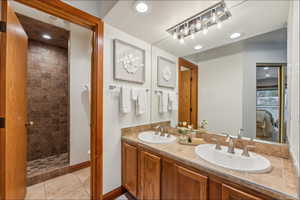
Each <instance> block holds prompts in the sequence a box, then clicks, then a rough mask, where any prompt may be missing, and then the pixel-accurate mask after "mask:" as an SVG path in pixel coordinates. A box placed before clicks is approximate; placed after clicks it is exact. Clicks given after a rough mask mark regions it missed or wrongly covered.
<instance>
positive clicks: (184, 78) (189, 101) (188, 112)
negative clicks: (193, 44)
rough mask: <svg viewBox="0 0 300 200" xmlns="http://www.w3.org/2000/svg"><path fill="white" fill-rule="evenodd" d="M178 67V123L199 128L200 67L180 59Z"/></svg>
mask: <svg viewBox="0 0 300 200" xmlns="http://www.w3.org/2000/svg"><path fill="white" fill-rule="evenodd" d="M178 67H179V69H178V70H179V76H178V97H179V99H178V102H179V103H178V105H179V107H178V121H179V122H183V121H189V122H190V123H191V124H192V125H193V127H194V128H198V66H197V65H195V64H193V63H191V62H189V61H187V60H185V59H183V58H179V59H178Z"/></svg>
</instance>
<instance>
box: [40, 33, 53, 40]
mask: <svg viewBox="0 0 300 200" xmlns="http://www.w3.org/2000/svg"><path fill="white" fill-rule="evenodd" d="M42 37H43V38H44V39H46V40H51V39H52V37H51V36H50V35H48V34H43V35H42Z"/></svg>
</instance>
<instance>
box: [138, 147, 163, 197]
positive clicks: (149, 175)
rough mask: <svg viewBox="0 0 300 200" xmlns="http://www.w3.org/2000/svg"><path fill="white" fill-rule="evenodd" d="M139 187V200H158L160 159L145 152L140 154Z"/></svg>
mask: <svg viewBox="0 0 300 200" xmlns="http://www.w3.org/2000/svg"><path fill="white" fill-rule="evenodd" d="M139 185H140V190H139V197H140V199H141V200H150V199H151V200H157V199H160V158H159V157H157V156H155V155H153V154H151V153H148V152H145V151H141V153H140V184H139Z"/></svg>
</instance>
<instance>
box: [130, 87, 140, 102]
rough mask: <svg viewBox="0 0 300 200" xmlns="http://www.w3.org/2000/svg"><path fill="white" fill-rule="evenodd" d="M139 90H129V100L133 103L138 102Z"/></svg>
mask: <svg viewBox="0 0 300 200" xmlns="http://www.w3.org/2000/svg"><path fill="white" fill-rule="evenodd" d="M139 92H140V89H139V88H131V98H132V100H133V101H137V100H138V96H139Z"/></svg>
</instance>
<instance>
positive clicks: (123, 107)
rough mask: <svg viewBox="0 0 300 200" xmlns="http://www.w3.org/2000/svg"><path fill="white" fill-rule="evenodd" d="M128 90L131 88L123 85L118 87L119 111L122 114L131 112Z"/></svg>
mask: <svg viewBox="0 0 300 200" xmlns="http://www.w3.org/2000/svg"><path fill="white" fill-rule="evenodd" d="M130 91H131V89H130V88H128V87H125V86H122V87H121V89H120V111H121V112H122V113H124V114H127V113H129V112H131V101H130V100H131V98H130Z"/></svg>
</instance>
